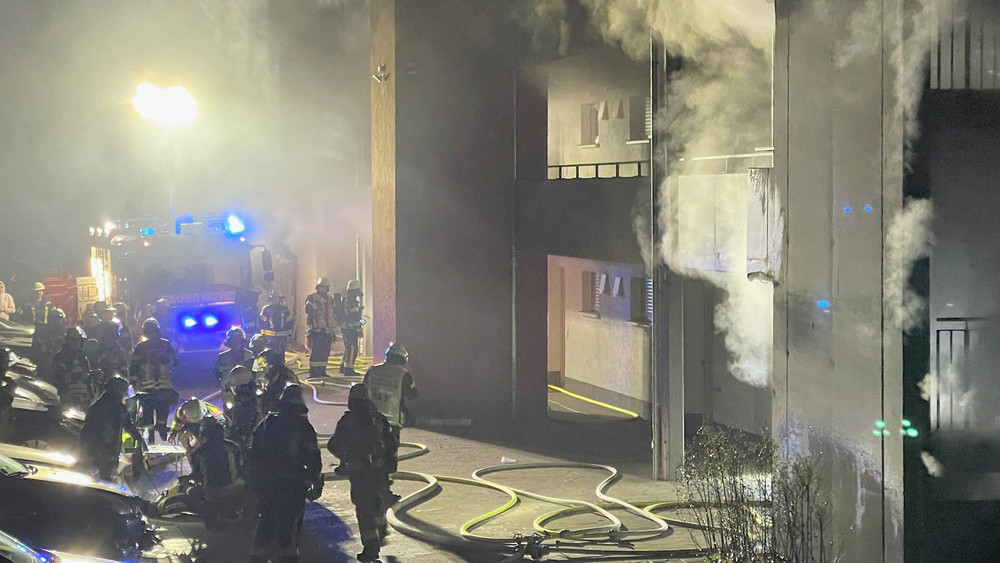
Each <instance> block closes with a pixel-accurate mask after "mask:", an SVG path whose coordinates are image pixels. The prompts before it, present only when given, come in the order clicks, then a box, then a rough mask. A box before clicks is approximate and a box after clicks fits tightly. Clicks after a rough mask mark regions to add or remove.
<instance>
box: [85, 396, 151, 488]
mask: <svg viewBox="0 0 1000 563" xmlns="http://www.w3.org/2000/svg"><path fill="white" fill-rule="evenodd" d="M128 385H129V384H128V381H126V380H125V379H124V378H122V377H119V376H116V377H113V378H111V379H110V380H108V382H107V384H106V385H105V386H104V393H103V394H102V395H101V397H100V398H99V399H97V402H96V403H94V404H93V405H91V407H90V408H89V409H87V418H86V420H85V421H84V423H83V429H82V430H81V431H80V452H81V461H82V462H83V464H84V465H89V466H91V467H94V468H95V469H97V472H98V475H99V476H100V477H101V479H104V480H110V479H111V478H112V476H114V474H115V470H116V469H117V468H118V456H119V455H121V451H122V432H128V433H129V434H131V435H132V437H133V438H134V439H135V440H136V441H137V442H139V441H141V437H140V435H139V432H138V430H136V428H135V427H134V426H133V425H132V419H131V418H130V417H129V416H128V411H127V410H126V408H125V403H124V402H123V399H124V398H125V394H126V392H127V391H128Z"/></svg>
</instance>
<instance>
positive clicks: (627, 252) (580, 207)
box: [515, 178, 650, 264]
mask: <svg viewBox="0 0 1000 563" xmlns="http://www.w3.org/2000/svg"><path fill="white" fill-rule="evenodd" d="M649 191H650V183H649V178H616V179H590V180H550V181H544V180H538V181H529V180H519V181H518V182H517V220H516V223H515V228H516V231H517V247H518V249H519V250H525V251H530V252H536V253H539V254H556V255H559V256H572V257H577V258H589V259H594V260H603V261H607V262H618V263H625V264H642V254H641V253H640V251H639V244H638V242H637V237H636V231H635V219H634V218H635V216H636V215H637V214H638V213H643V211H642V205H643V203H646V208H645V213H648V212H649V211H648V209H649V208H648V202H649Z"/></svg>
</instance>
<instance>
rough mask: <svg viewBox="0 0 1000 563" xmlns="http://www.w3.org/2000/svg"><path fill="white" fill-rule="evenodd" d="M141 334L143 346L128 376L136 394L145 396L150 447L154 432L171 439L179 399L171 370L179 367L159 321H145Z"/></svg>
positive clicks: (161, 437)
mask: <svg viewBox="0 0 1000 563" xmlns="http://www.w3.org/2000/svg"><path fill="white" fill-rule="evenodd" d="M140 333H141V335H142V342H139V343H138V344H136V346H135V350H134V351H133V352H132V361H131V362H130V363H129V369H128V374H129V380H130V381H131V383H132V387H133V388H134V389H135V391H136V392H137V393H144V395H143V398H142V400H141V403H142V409H143V413H144V422H147V423H149V424H150V425H151V428H150V430H149V443H153V442H154V441H155V438H154V431H155V432H159V434H160V439H161V440H165V439H166V438H167V417H168V416H169V415H170V408H171V407H172V406H173V405H176V404H177V399H178V397H179V395H178V393H177V391H175V390H174V387H173V384H172V383H171V381H170V368H172V367H173V366H175V365H177V354H176V353H175V352H174V349H173V347H172V346H171V345H170V342H169V341H167V340H166V339H165V338H163V337H162V336H161V334H160V323H159V322H157V321H156V319H154V318H149V319H146V320H145V321H143V323H142V329H141V330H140Z"/></svg>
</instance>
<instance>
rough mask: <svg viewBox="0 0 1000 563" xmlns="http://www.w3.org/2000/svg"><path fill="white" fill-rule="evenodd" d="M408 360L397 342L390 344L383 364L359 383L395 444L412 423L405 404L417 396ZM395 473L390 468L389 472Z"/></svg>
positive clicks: (402, 347)
mask: <svg viewBox="0 0 1000 563" xmlns="http://www.w3.org/2000/svg"><path fill="white" fill-rule="evenodd" d="M409 359H410V354H409V352H407V351H406V348H405V347H404V346H403V345H402V344H400V343H398V342H393V343H392V344H389V347H388V348H386V350H385V361H384V362H382V363H381V364H378V365H375V366H372V367H371V368H369V369H368V373H366V374H365V378H364V379H363V380H362V383H364V384H365V385H367V386H368V393H369V395H370V396H371V399H372V402H373V403H374V404H375V408H377V409H378V410H379V412H381V413H382V414H383V415H384V416H385V418H386V420H388V421H389V426H390V428H391V429H392V435H393V437H394V438H395V439H396V442H397V443H398V442H399V435H400V431H401V429H402V428H403V426H407V425H408V424H409V423H410V422H411V419H412V416H411V415H410V411H409V409H407V405H406V402H407V401H412V400H414V399H416V398H417V397H418V396H419V393H418V392H417V385H416V383H414V381H413V376H412V375H410V372H409V371H408V370H407V369H406V362H407V361H409ZM395 470H396V469H395V468H392V471H395ZM390 473H391V472H390Z"/></svg>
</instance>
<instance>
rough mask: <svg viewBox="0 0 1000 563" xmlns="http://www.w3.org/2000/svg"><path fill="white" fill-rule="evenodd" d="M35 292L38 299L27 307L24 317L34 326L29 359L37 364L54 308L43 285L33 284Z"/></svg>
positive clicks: (39, 283)
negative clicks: (46, 327)
mask: <svg viewBox="0 0 1000 563" xmlns="http://www.w3.org/2000/svg"><path fill="white" fill-rule="evenodd" d="M35 292H36V293H37V294H38V298H37V299H35V300H34V301H32V302H31V304H29V305H28V308H27V309H26V311H25V316H26V317H27V320H28V322H30V323H32V324H34V325H35V332H34V334H32V336H31V359H32V360H34V362H35V363H36V364H37V363H38V360H39V358H41V356H42V345H43V341H44V339H45V326H46V325H47V324H48V323H49V314H51V313H52V310H53V309H54V308H55V306H54V305H52V300H51V299H49V296H48V295H45V284H43V283H42V282H35Z"/></svg>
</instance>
